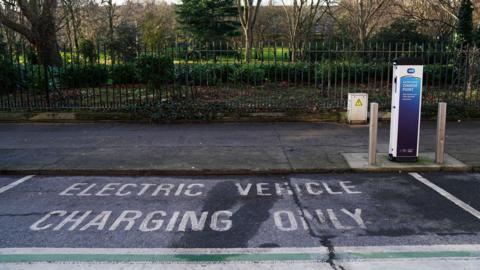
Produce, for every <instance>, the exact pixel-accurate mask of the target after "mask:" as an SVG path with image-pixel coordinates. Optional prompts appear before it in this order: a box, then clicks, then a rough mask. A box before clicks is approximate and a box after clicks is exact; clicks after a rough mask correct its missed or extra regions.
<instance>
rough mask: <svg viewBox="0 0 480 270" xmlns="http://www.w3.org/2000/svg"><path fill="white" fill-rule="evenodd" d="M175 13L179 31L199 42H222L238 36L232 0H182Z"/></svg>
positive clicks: (236, 13) (236, 12) (235, 13)
mask: <svg viewBox="0 0 480 270" xmlns="http://www.w3.org/2000/svg"><path fill="white" fill-rule="evenodd" d="M176 13H177V16H178V18H177V20H178V22H179V23H180V24H181V29H182V30H183V31H184V32H185V33H187V34H190V35H192V36H193V37H194V38H195V39H197V40H199V41H222V40H225V39H227V38H229V37H233V36H236V35H238V34H239V32H238V29H239V26H240V24H239V23H238V21H237V16H238V11H237V8H236V7H235V5H234V1H233V0H183V3H182V4H181V5H178V6H177V8H176Z"/></svg>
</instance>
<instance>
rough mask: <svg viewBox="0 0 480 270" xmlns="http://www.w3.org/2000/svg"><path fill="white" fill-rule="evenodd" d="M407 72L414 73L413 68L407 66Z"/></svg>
mask: <svg viewBox="0 0 480 270" xmlns="http://www.w3.org/2000/svg"><path fill="white" fill-rule="evenodd" d="M407 73H408V74H412V73H415V69H414V68H409V69H407Z"/></svg>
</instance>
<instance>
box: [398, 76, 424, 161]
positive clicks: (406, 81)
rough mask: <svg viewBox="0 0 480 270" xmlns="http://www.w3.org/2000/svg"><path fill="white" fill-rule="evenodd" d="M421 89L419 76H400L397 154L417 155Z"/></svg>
mask: <svg viewBox="0 0 480 270" xmlns="http://www.w3.org/2000/svg"><path fill="white" fill-rule="evenodd" d="M412 69H413V68H412ZM421 89H422V79H421V78H419V77H414V76H410V75H407V76H403V77H400V97H399V101H400V104H399V106H398V107H399V108H398V109H399V111H398V141H397V156H410V157H416V156H417V152H418V149H417V148H418V133H419V127H420V106H421V99H422V93H421Z"/></svg>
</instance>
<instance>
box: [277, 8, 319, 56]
mask: <svg viewBox="0 0 480 270" xmlns="http://www.w3.org/2000/svg"><path fill="white" fill-rule="evenodd" d="M326 1H328V0H293V4H292V5H289V3H286V2H285V1H284V0H282V4H283V9H284V11H285V15H286V17H287V22H288V40H289V42H288V43H289V47H290V52H291V60H292V61H296V58H297V57H298V53H299V51H301V48H302V46H304V45H305V44H306V43H307V41H308V39H309V37H310V36H311V35H312V34H313V32H314V28H315V27H316V25H317V24H318V22H319V20H320V19H321V18H322V17H323V15H324V14H325V12H326V11H327V8H326V7H327V5H325V4H326Z"/></svg>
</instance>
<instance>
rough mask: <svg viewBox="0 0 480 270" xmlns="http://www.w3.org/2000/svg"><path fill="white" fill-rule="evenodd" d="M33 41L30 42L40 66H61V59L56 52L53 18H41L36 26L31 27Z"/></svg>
mask: <svg viewBox="0 0 480 270" xmlns="http://www.w3.org/2000/svg"><path fill="white" fill-rule="evenodd" d="M32 30H33V33H34V35H33V40H31V42H32V43H33V45H34V46H35V49H36V50H37V52H38V56H39V58H40V61H41V63H42V64H44V65H47V66H61V65H62V58H61V56H60V51H59V50H58V44H57V34H56V29H55V20H54V18H49V16H45V17H42V18H41V19H40V20H39V22H38V24H35V25H32Z"/></svg>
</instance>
